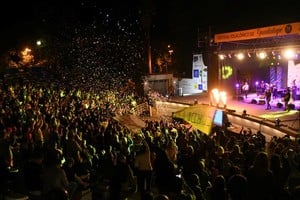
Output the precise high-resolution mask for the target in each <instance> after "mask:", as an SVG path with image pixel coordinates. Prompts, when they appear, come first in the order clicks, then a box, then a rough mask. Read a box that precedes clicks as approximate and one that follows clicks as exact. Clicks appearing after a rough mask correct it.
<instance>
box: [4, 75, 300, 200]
mask: <svg viewBox="0 0 300 200" xmlns="http://www.w3.org/2000/svg"><path fill="white" fill-rule="evenodd" d="M25 77H27V78H30V80H28V79H26V78H25ZM34 77H35V75H34V74H32V72H30V73H29V76H27V75H26V74H24V72H23V73H22V74H21V75H19V76H10V77H9V78H7V77H4V78H3V79H2V81H1V88H0V89H1V94H2V95H1V99H0V106H1V108H0V109H1V110H0V111H1V114H0V134H1V135H0V136H1V137H0V138H1V139H0V165H1V167H0V176H1V177H0V183H1V185H0V188H1V191H0V192H1V195H0V197H1V198H3V197H5V195H9V194H10V192H11V191H13V192H18V193H22V194H26V195H28V196H29V197H30V198H31V199H80V198H81V197H82V195H83V194H86V193H89V194H91V196H92V199H99V200H125V199H128V200H129V199H141V200H148V199H152V200H159V199H165V200H169V199H171V200H177V199H178V200H179V199H192V200H204V199H206V200H252V199H261V200H276V199H278V200H279V199H280V200H283V199H292V200H293V199H299V198H300V151H299V150H300V149H299V145H300V140H298V139H297V138H291V137H289V136H288V135H286V136H284V137H282V138H278V137H276V136H274V137H273V138H272V140H271V141H270V142H267V141H266V139H265V137H264V135H263V133H261V132H256V133H252V131H251V129H247V128H246V127H245V128H242V130H241V132H240V134H236V133H232V132H229V131H228V130H224V129H222V128H220V127H214V128H213V129H212V131H211V134H209V135H207V134H204V133H201V132H200V131H199V130H197V129H193V127H191V126H189V125H186V124H182V122H179V121H175V120H174V119H170V120H167V119H166V120H155V119H151V118H149V119H146V120H145V127H143V128H141V130H140V131H138V132H133V131H132V130H130V129H128V128H127V127H126V126H125V125H124V124H120V123H119V122H118V121H117V120H115V118H114V117H115V116H116V115H128V114H129V115H130V114H133V113H134V112H133V110H134V109H135V104H134V103H133V102H136V103H137V104H139V103H140V102H144V101H146V98H145V97H139V96H138V95H136V93H135V92H134V87H133V86H134V84H122V85H121V84H120V85H119V87H118V88H113V87H104V86H105V84H110V83H109V81H107V80H106V82H103V83H101V84H102V85H101V88H102V89H101V90H97V91H93V90H81V89H80V88H78V87H77V88H76V87H70V85H68V87H66V86H65V85H64V84H63V82H54V81H50V82H49V81H46V80H44V79H42V80H40V79H41V77H42V75H41V74H38V76H37V78H34ZM47 80H51V79H47Z"/></svg>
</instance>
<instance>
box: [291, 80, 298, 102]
mask: <svg viewBox="0 0 300 200" xmlns="http://www.w3.org/2000/svg"><path fill="white" fill-rule="evenodd" d="M292 99H293V101H296V100H297V84H296V79H294V80H293V82H292Z"/></svg>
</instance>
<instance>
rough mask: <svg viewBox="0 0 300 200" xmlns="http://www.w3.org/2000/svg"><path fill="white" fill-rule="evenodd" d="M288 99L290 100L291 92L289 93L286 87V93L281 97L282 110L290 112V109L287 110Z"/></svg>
mask: <svg viewBox="0 0 300 200" xmlns="http://www.w3.org/2000/svg"><path fill="white" fill-rule="evenodd" d="M290 99H291V92H290V88H289V87H288V88H287V89H286V92H285V94H284V97H283V101H284V110H287V111H290V108H289V101H290Z"/></svg>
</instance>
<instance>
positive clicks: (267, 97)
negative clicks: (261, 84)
mask: <svg viewBox="0 0 300 200" xmlns="http://www.w3.org/2000/svg"><path fill="white" fill-rule="evenodd" d="M271 96H272V92H271V89H270V88H269V89H266V91H265V98H266V103H267V108H266V110H271V104H270V101H271Z"/></svg>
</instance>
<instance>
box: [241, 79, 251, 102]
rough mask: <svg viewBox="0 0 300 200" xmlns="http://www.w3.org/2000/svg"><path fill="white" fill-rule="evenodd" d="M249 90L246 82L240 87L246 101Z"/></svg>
mask: <svg viewBox="0 0 300 200" xmlns="http://www.w3.org/2000/svg"><path fill="white" fill-rule="evenodd" d="M249 89H250V87H249V84H248V82H247V81H245V83H244V85H243V86H242V91H243V93H244V95H245V98H246V99H247V96H248V92H249Z"/></svg>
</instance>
